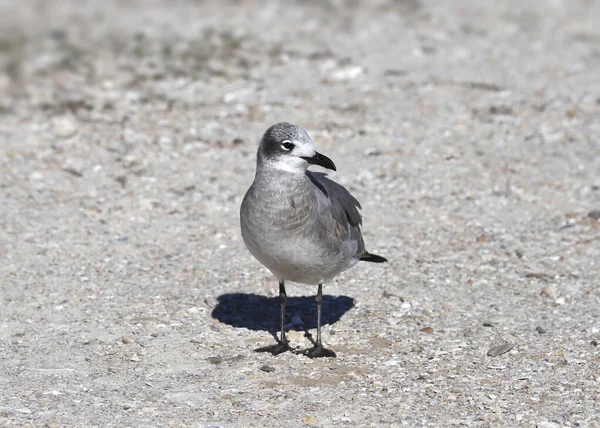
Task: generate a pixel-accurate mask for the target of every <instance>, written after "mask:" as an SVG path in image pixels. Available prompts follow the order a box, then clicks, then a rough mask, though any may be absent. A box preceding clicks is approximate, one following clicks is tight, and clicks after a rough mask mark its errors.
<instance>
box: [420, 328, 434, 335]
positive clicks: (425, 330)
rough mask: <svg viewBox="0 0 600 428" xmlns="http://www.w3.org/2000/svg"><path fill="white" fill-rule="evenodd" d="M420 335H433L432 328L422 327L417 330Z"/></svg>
mask: <svg viewBox="0 0 600 428" xmlns="http://www.w3.org/2000/svg"><path fill="white" fill-rule="evenodd" d="M419 331H420V332H421V333H429V334H431V333H433V328H431V327H423V328H422V329H421V330H419Z"/></svg>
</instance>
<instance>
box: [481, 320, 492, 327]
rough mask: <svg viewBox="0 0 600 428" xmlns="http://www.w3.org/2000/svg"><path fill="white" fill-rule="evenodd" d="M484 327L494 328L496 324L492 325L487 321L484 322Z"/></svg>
mask: <svg viewBox="0 0 600 428" xmlns="http://www.w3.org/2000/svg"><path fill="white" fill-rule="evenodd" d="M482 325H483V326H484V327H493V326H494V324H492V323H491V322H489V321H486V322H484V323H483V324H482Z"/></svg>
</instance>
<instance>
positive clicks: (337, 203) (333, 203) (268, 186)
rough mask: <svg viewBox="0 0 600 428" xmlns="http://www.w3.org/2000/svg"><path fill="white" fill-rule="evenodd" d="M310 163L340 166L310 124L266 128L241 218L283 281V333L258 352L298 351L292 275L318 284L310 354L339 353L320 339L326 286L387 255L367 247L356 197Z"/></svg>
mask: <svg viewBox="0 0 600 428" xmlns="http://www.w3.org/2000/svg"><path fill="white" fill-rule="evenodd" d="M310 165H319V166H321V167H324V168H327V169H331V170H333V171H336V167H335V164H334V163H333V161H332V160H331V159H329V158H328V157H327V156H324V155H322V154H321V153H318V152H317V151H316V150H315V147H314V143H313V141H312V139H311V138H310V137H309V135H308V133H307V132H306V131H305V130H304V129H303V128H301V127H299V126H296V125H292V124H290V123H285V122H282V123H277V124H275V125H273V126H271V127H270V128H269V129H267V130H266V132H265V133H264V135H263V137H262V139H261V141H260V144H259V147H258V153H257V163H256V175H255V177H254V182H253V183H252V185H251V186H250V188H249V189H248V191H247V192H246V195H245V196H244V200H243V201H242V205H241V208H240V223H241V230H242V238H243V240H244V243H245V244H246V246H247V247H248V249H249V250H250V252H251V253H252V255H253V256H254V257H255V258H256V259H257V260H258V261H259V262H260V263H261V264H262V265H264V266H265V267H266V268H267V269H269V270H270V271H271V272H272V273H273V275H275V277H276V278H277V280H278V281H279V303H280V310H281V312H280V328H281V335H280V338H278V339H277V343H276V344H275V345H270V346H265V347H262V348H258V349H256V350H255V351H257V352H269V353H271V354H273V355H278V354H281V353H282V352H286V351H290V350H292V348H291V347H290V345H289V341H288V340H287V338H286V333H285V327H284V325H285V303H286V292H285V282H286V281H291V282H296V283H300V284H308V285H317V286H318V290H317V296H316V305H317V339H316V341H314V346H313V347H312V348H310V349H307V350H305V351H303V354H305V355H306V356H308V357H310V358H319V357H335V356H336V355H335V352H333V351H332V350H330V349H326V348H325V347H324V346H323V343H322V341H321V303H322V302H323V284H324V283H326V282H329V281H331V280H332V279H333V278H335V277H336V276H337V275H338V274H339V273H340V272H342V271H345V270H346V269H349V268H351V267H352V266H354V265H355V264H356V263H357V262H359V261H367V262H374V263H383V262H386V261H387V260H386V259H385V258H384V257H381V256H378V255H375V254H371V253H369V252H368V251H367V250H366V249H365V244H364V241H363V237H362V234H361V230H360V227H361V224H362V217H361V215H360V213H359V211H358V209H359V208H361V206H360V204H359V203H358V201H357V200H356V198H354V196H352V195H351V194H350V192H348V190H346V189H345V188H344V187H343V186H341V185H339V184H338V183H336V182H335V181H332V180H330V179H329V178H327V176H326V174H324V173H318V172H313V171H309V170H308V167H309V166H310Z"/></svg>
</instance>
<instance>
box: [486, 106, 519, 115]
mask: <svg viewBox="0 0 600 428" xmlns="http://www.w3.org/2000/svg"><path fill="white" fill-rule="evenodd" d="M490 114H499V115H511V114H513V110H512V109H511V108H510V107H508V106H491V107H490Z"/></svg>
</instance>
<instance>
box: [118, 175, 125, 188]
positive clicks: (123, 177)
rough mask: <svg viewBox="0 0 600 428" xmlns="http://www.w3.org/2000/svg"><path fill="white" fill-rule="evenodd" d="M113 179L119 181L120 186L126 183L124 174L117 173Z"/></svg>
mask: <svg viewBox="0 0 600 428" xmlns="http://www.w3.org/2000/svg"><path fill="white" fill-rule="evenodd" d="M115 180H116V181H117V183H119V184H120V185H121V187H125V186H126V185H127V176H126V175H119V176H117V177H115Z"/></svg>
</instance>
